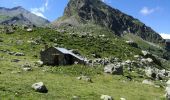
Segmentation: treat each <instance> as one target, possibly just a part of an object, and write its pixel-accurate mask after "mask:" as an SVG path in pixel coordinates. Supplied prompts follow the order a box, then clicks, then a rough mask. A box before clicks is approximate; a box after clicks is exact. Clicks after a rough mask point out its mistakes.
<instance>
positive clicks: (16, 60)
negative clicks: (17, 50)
mask: <svg viewBox="0 0 170 100" xmlns="http://www.w3.org/2000/svg"><path fill="white" fill-rule="evenodd" d="M19 61H20V60H19V59H12V60H11V62H16V63H17V62H19Z"/></svg>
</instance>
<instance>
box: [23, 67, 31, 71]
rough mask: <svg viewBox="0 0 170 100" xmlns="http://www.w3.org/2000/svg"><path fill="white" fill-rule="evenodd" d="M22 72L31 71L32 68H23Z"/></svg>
mask: <svg viewBox="0 0 170 100" xmlns="http://www.w3.org/2000/svg"><path fill="white" fill-rule="evenodd" d="M22 69H23V71H32V68H28V67H25V68H22Z"/></svg>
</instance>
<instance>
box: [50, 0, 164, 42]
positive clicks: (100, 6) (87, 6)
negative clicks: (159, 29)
mask: <svg viewBox="0 0 170 100" xmlns="http://www.w3.org/2000/svg"><path fill="white" fill-rule="evenodd" d="M66 23H69V24H72V25H77V26H79V24H84V23H93V24H96V25H100V26H102V27H106V28H108V29H110V30H112V31H113V33H115V34H116V35H119V36H121V35H124V34H125V33H132V34H134V35H137V36H140V37H141V38H142V39H144V40H147V41H150V42H155V43H160V42H163V41H164V40H163V38H162V37H161V36H160V35H159V34H158V33H156V32H155V31H154V30H153V29H152V28H150V27H148V26H146V25H145V24H144V23H142V22H140V21H139V20H138V19H136V18H134V17H132V16H130V15H127V14H125V13H123V12H121V11H120V10H118V9H115V8H112V7H111V6H109V5H107V4H105V3H104V2H102V1H101V0H70V1H69V3H68V4H67V7H66V8H65V11H64V14H63V16H62V17H61V18H60V19H58V20H56V21H54V22H53V23H52V24H53V26H60V25H63V24H66ZM75 23H76V24H75Z"/></svg>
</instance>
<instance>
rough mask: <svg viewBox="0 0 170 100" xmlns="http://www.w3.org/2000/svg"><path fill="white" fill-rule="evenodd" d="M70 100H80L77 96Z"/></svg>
mask: <svg viewBox="0 0 170 100" xmlns="http://www.w3.org/2000/svg"><path fill="white" fill-rule="evenodd" d="M71 100H80V98H79V97H78V96H73V97H72V99H71Z"/></svg>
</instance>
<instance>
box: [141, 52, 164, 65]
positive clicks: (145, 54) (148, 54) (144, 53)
mask: <svg viewBox="0 0 170 100" xmlns="http://www.w3.org/2000/svg"><path fill="white" fill-rule="evenodd" d="M142 54H143V56H144V58H147V59H148V58H149V60H151V59H152V60H153V61H152V62H154V63H155V64H157V65H159V66H162V64H161V62H160V60H159V59H157V57H156V56H154V55H152V54H151V53H149V52H147V51H142Z"/></svg>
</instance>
